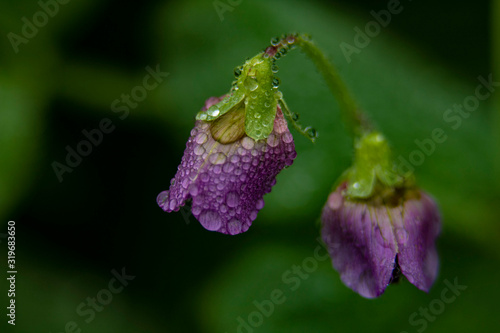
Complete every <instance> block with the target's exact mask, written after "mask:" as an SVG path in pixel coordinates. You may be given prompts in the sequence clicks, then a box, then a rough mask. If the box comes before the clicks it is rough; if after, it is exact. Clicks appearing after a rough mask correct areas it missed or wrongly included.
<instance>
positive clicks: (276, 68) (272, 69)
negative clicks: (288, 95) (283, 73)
mask: <svg viewBox="0 0 500 333" xmlns="http://www.w3.org/2000/svg"><path fill="white" fill-rule="evenodd" d="M271 71H272V72H273V73H274V74H276V73H278V71H279V67H278V65H276V64H273V65H272V66H271Z"/></svg>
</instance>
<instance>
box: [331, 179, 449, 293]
mask: <svg viewBox="0 0 500 333" xmlns="http://www.w3.org/2000/svg"><path fill="white" fill-rule="evenodd" d="M345 188H346V183H344V184H342V185H341V186H339V187H338V188H337V190H335V192H333V193H331V194H330V196H329V197H328V201H327V203H326V205H325V207H324V208H323V214H322V221H323V230H322V236H323V241H324V242H325V243H326V244H327V246H328V249H329V252H330V256H331V257H332V263H333V266H334V268H335V269H336V270H337V271H339V273H340V277H341V279H342V281H343V282H344V283H345V284H346V285H347V286H348V287H350V288H351V289H353V290H354V291H356V292H358V293H359V294H360V295H361V296H364V297H367V298H372V297H378V296H380V295H381V294H382V293H383V292H384V290H385V288H386V286H387V285H388V284H389V283H390V281H391V278H392V273H393V269H394V265H395V259H396V254H397V256H398V257H397V258H398V264H399V268H400V269H401V272H402V274H403V275H404V276H405V277H406V278H407V279H408V281H410V282H411V283H412V284H413V285H415V286H416V287H417V288H419V289H421V290H424V291H429V289H430V287H431V286H432V284H433V283H434V280H435V279H436V275H437V271H438V256H437V251H436V247H435V241H436V237H437V235H438V234H439V231H440V217H439V212H438V209H437V206H436V204H435V202H434V201H433V200H432V199H431V198H430V197H429V196H428V195H427V194H425V193H423V192H421V191H418V190H405V191H404V194H403V195H402V197H400V198H399V200H395V201H394V202H395V203H394V202H393V203H385V204H384V202H383V201H384V200H382V198H381V197H375V198H372V199H370V200H358V201H350V200H348V199H346V198H345V197H344V193H343V191H344V190H345Z"/></svg>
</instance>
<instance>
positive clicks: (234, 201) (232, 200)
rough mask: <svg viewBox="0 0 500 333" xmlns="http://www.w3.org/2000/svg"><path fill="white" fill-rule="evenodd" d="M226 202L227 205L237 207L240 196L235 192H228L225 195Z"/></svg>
mask: <svg viewBox="0 0 500 333" xmlns="http://www.w3.org/2000/svg"><path fill="white" fill-rule="evenodd" d="M226 203H227V205H228V206H229V207H231V208H234V207H237V206H238V204H239V203H240V197H239V195H238V194H237V193H236V192H229V193H228V194H227V196H226Z"/></svg>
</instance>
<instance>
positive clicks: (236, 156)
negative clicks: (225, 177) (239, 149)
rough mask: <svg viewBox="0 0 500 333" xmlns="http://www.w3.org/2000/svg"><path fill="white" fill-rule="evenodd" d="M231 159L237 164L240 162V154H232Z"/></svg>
mask: <svg viewBox="0 0 500 333" xmlns="http://www.w3.org/2000/svg"><path fill="white" fill-rule="evenodd" d="M230 161H231V163H235V164H236V163H238V162H239V161H240V157H239V156H238V155H231V158H230ZM231 170H232V169H231Z"/></svg>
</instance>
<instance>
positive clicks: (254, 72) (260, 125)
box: [238, 54, 278, 140]
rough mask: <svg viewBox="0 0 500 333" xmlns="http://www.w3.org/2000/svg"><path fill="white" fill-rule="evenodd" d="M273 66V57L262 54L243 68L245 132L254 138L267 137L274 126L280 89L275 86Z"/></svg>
mask: <svg viewBox="0 0 500 333" xmlns="http://www.w3.org/2000/svg"><path fill="white" fill-rule="evenodd" d="M271 66H272V62H271V59H270V58H265V57H264V56H263V54H260V55H257V56H255V57H254V58H252V59H250V60H249V61H248V62H247V63H246V64H245V66H244V68H243V70H244V77H243V75H242V78H241V81H242V82H241V83H242V86H243V88H244V89H245V90H246V94H247V98H246V99H245V105H246V116H245V132H246V133H247V135H248V136H249V137H251V138H252V139H254V140H261V139H265V138H267V137H268V136H269V134H271V132H272V131H273V127H274V119H275V118H276V108H277V105H278V100H277V98H276V93H277V91H278V90H277V88H276V87H274V86H273V80H274V75H273V72H272V70H271ZM238 81H239V82H238V86H240V80H238ZM240 89H241V87H240Z"/></svg>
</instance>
